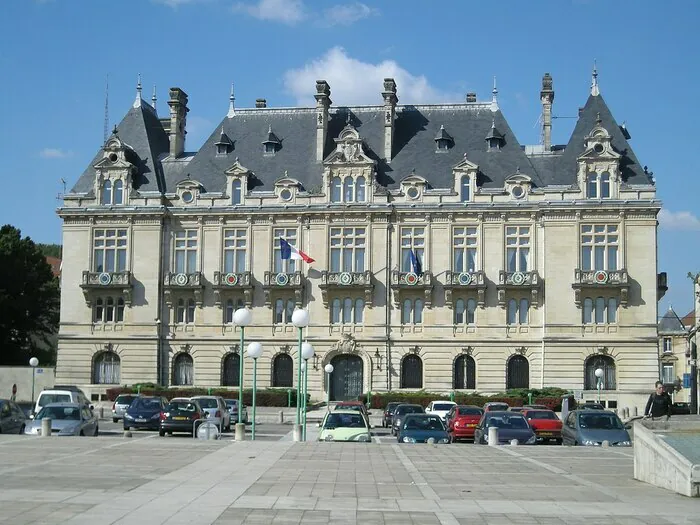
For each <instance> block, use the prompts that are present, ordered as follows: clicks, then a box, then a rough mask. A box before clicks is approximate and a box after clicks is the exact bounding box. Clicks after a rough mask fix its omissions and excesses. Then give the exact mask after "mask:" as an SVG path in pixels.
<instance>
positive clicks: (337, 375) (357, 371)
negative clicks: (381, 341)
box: [331, 354, 363, 401]
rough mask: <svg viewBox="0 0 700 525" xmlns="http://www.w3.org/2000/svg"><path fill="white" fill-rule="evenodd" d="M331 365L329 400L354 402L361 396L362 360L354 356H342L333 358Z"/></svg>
mask: <svg viewBox="0 0 700 525" xmlns="http://www.w3.org/2000/svg"><path fill="white" fill-rule="evenodd" d="M331 364H332V365H333V373H332V374H331V400H333V401H344V400H348V399H353V400H354V399H357V398H358V396H360V395H362V388H363V381H362V379H363V377H362V368H363V367H362V359H361V358H360V357H358V356H356V355H349V354H343V355H338V356H335V357H334V358H333V359H332V360H331Z"/></svg>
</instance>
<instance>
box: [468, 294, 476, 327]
mask: <svg viewBox="0 0 700 525" xmlns="http://www.w3.org/2000/svg"><path fill="white" fill-rule="evenodd" d="M466 313H467V324H474V323H475V322H476V299H469V300H468V301H467V312H466Z"/></svg>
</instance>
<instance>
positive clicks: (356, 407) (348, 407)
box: [335, 404, 362, 412]
mask: <svg viewBox="0 0 700 525" xmlns="http://www.w3.org/2000/svg"><path fill="white" fill-rule="evenodd" d="M335 409H336V410H357V411H358V412H361V411H362V405H340V404H339V405H336V407H335Z"/></svg>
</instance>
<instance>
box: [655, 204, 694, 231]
mask: <svg viewBox="0 0 700 525" xmlns="http://www.w3.org/2000/svg"><path fill="white" fill-rule="evenodd" d="M659 226H661V227H662V228H663V229H665V230H678V231H698V230H700V219H698V217H697V216H696V215H693V213H692V212H689V211H678V212H672V211H669V210H667V209H665V208H664V209H662V210H661V211H660V212H659Z"/></svg>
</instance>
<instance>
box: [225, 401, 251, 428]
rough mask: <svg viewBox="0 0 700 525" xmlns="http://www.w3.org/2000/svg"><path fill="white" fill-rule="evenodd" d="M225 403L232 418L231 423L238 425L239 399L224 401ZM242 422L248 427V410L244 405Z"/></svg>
mask: <svg viewBox="0 0 700 525" xmlns="http://www.w3.org/2000/svg"><path fill="white" fill-rule="evenodd" d="M224 401H225V402H226V407H227V408H228V413H229V415H230V416H231V421H233V422H234V423H238V399H224ZM241 421H243V423H245V424H246V425H247V424H248V408H247V407H246V406H245V405H243V410H241Z"/></svg>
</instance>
